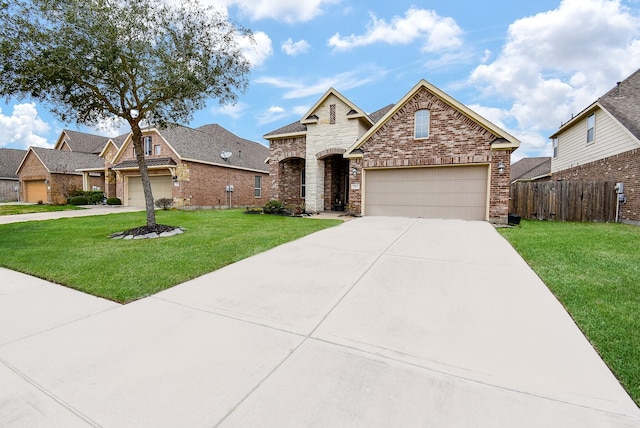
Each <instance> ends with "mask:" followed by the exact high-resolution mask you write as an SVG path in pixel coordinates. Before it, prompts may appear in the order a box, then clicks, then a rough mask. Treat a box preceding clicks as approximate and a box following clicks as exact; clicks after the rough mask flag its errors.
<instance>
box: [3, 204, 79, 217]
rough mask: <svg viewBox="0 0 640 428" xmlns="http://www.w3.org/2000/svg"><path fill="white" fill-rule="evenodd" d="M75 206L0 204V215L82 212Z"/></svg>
mask: <svg viewBox="0 0 640 428" xmlns="http://www.w3.org/2000/svg"><path fill="white" fill-rule="evenodd" d="M84 209H86V208H81V207H77V206H75V205H37V204H29V205H22V204H0V215H12V214H31V213H45V212H52V211H68V210H84Z"/></svg>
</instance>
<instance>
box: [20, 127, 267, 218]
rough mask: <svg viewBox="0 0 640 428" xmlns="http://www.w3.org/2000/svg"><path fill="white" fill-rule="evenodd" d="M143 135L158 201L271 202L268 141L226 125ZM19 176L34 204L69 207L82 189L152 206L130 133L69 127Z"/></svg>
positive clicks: (33, 155) (28, 159) (27, 160)
mask: <svg viewBox="0 0 640 428" xmlns="http://www.w3.org/2000/svg"><path fill="white" fill-rule="evenodd" d="M143 135H144V142H145V147H144V148H145V157H146V161H147V165H148V167H149V174H150V176H151V185H152V191H153V195H154V198H155V199H160V198H170V199H173V201H174V206H175V207H179V208H186V207H228V206H234V207H237V206H262V205H264V204H265V203H266V201H268V200H269V188H268V186H267V185H266V183H267V181H268V167H267V165H266V159H267V157H268V152H269V151H268V149H267V148H266V147H265V146H263V145H261V144H258V143H255V142H253V141H249V140H245V139H243V138H240V137H238V136H236V135H235V134H233V133H231V132H229V131H227V130H226V129H224V128H222V127H220V126H218V125H205V126H202V127H200V128H197V129H192V128H187V127H184V126H173V127H169V128H167V129H161V130H158V129H155V128H152V129H145V130H144V132H143ZM222 153H225V157H226V159H223V158H222V157H221V154H222ZM17 175H18V177H19V180H20V189H21V190H20V194H21V200H24V201H27V202H38V201H42V202H44V203H52V204H64V203H66V200H67V197H68V195H69V193H70V192H71V191H72V190H79V189H82V190H102V191H104V193H105V196H107V197H118V198H120V199H121V200H122V202H123V204H124V205H131V206H141V207H143V206H144V205H145V202H144V194H143V191H142V181H141V179H140V173H139V170H138V164H137V162H136V160H135V156H134V153H133V144H131V135H130V134H124V135H121V136H119V137H115V138H108V137H101V136H97V135H92V134H85V133H82V132H76V131H70V130H64V131H62V133H61V135H60V138H58V141H57V142H56V145H55V147H54V148H53V149H44V148H38V147H32V148H30V149H29V150H28V151H27V152H26V155H24V157H23V159H22V162H21V164H20V165H19V168H18V172H17ZM227 186H231V187H227ZM227 190H229V191H227Z"/></svg>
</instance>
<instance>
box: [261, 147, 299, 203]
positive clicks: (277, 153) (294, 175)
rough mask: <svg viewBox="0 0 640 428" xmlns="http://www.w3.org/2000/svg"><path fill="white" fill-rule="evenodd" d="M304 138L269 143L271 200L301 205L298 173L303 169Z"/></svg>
mask: <svg viewBox="0 0 640 428" xmlns="http://www.w3.org/2000/svg"><path fill="white" fill-rule="evenodd" d="M305 149H306V138H305V137H296V138H283V139H278V140H270V141H269V177H270V178H269V180H270V186H271V187H270V191H271V198H272V199H276V200H279V201H282V202H283V203H285V204H296V205H297V204H301V203H303V202H304V201H303V200H302V198H301V197H300V171H301V170H302V168H304V158H305Z"/></svg>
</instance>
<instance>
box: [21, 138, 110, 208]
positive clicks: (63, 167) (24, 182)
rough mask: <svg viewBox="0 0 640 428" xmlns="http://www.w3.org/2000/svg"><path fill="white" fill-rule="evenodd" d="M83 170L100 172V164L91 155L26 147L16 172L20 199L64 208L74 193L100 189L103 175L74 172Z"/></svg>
mask: <svg viewBox="0 0 640 428" xmlns="http://www.w3.org/2000/svg"><path fill="white" fill-rule="evenodd" d="M86 167H89V168H92V169H95V170H100V168H102V169H104V161H103V160H102V159H101V158H100V156H98V155H97V154H94V153H83V152H73V151H69V150H56V149H45V148H42V147H30V148H29V150H27V153H26V155H25V156H24V158H23V160H22V162H21V163H20V166H19V167H18V171H17V173H18V177H20V200H21V201H25V202H42V203H45V204H47V203H48V204H59V205H64V204H66V203H67V198H68V197H69V196H70V194H71V192H73V191H74V190H77V189H82V188H88V189H89V190H91V189H95V190H101V189H102V186H103V185H104V174H100V173H93V174H91V175H86V176H85V175H83V174H82V173H81V172H79V171H78V168H86Z"/></svg>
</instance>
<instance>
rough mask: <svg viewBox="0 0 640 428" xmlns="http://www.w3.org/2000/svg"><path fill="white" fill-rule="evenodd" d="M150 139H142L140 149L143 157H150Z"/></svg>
mask: <svg viewBox="0 0 640 428" xmlns="http://www.w3.org/2000/svg"><path fill="white" fill-rule="evenodd" d="M152 145H153V144H152V141H151V137H143V138H142V147H143V148H144V155H145V156H149V155H151V147H152Z"/></svg>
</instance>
